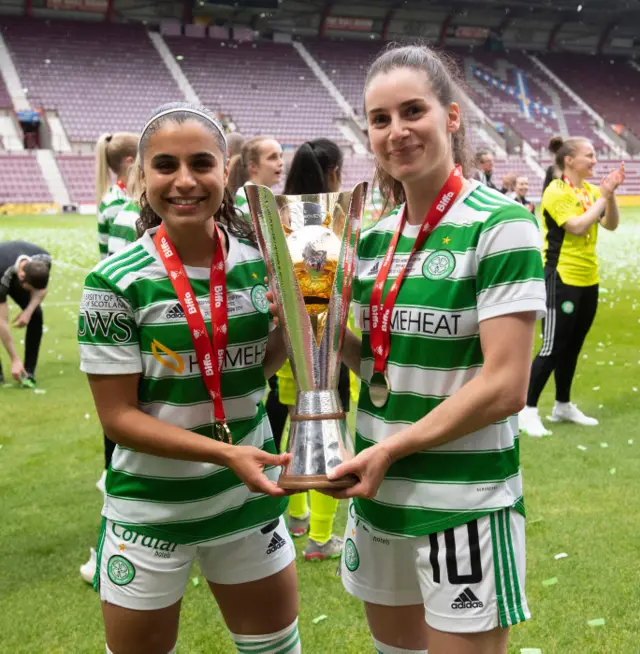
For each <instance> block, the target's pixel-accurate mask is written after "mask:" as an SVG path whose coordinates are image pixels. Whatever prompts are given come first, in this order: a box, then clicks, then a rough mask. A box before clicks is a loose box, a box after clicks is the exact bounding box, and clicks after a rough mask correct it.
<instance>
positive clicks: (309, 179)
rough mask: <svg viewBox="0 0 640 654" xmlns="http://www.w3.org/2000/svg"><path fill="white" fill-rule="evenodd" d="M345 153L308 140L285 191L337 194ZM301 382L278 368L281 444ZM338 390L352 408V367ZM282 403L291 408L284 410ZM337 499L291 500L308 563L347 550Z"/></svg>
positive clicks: (274, 409) (276, 433)
mask: <svg viewBox="0 0 640 654" xmlns="http://www.w3.org/2000/svg"><path fill="white" fill-rule="evenodd" d="M342 162H343V156H342V152H341V150H340V148H339V147H338V146H337V145H336V144H335V143H334V142H333V141H330V140H329V139H316V140H315V141H308V142H307V143H303V144H302V145H301V146H300V147H299V148H298V150H297V151H296V154H295V156H294V157H293V160H292V162H291V166H290V167H289V173H288V174H287V179H286V181H285V184H284V193H285V195H311V194H314V193H337V192H338V191H340V184H341V182H342ZM296 390H297V389H296V383H295V380H294V378H293V371H292V370H291V364H290V363H289V362H288V361H287V362H286V363H285V365H284V366H283V367H282V368H281V369H280V370H279V371H278V374H277V384H276V386H275V388H272V390H271V391H270V393H269V397H268V398H267V414H268V415H269V420H270V421H271V429H272V431H273V438H274V440H275V441H276V443H279V442H280V439H281V437H282V432H283V430H284V426H285V420H286V416H287V415H288V414H291V413H292V412H293V407H294V405H295V402H296ZM338 391H339V393H340V399H341V401H342V407H343V409H344V411H345V412H348V411H349V370H348V368H347V367H346V366H345V365H344V364H343V365H342V366H341V369H340V378H339V384H338ZM281 405H286V406H287V407H288V408H287V410H286V411H285V412H284V415H283V414H282V411H281V409H280V406H281ZM337 508H338V500H336V499H334V498H332V497H328V496H326V495H323V494H322V493H319V492H318V491H315V490H312V491H310V492H309V502H307V494H306V493H298V494H297V495H293V496H292V497H291V499H290V500H289V525H288V526H289V532H290V533H291V535H292V536H303V535H304V534H306V533H307V531H308V532H309V540H308V542H307V546H306V548H305V550H304V558H305V559H306V560H307V561H324V560H325V559H335V558H338V557H339V556H340V555H341V553H342V538H339V537H338V536H333V535H332V533H331V532H332V531H333V519H334V516H335V513H336V510H337Z"/></svg>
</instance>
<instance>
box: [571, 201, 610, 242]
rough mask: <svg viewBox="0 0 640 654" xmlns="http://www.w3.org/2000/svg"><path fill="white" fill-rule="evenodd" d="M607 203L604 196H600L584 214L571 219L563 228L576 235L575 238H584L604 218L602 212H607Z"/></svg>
mask: <svg viewBox="0 0 640 654" xmlns="http://www.w3.org/2000/svg"><path fill="white" fill-rule="evenodd" d="M606 206H607V201H606V199H605V197H604V196H600V197H599V198H598V199H597V200H596V201H595V202H594V203H593V204H592V205H591V206H590V207H589V208H588V209H587V210H586V211H585V212H584V213H583V214H581V215H580V216H576V217H575V218H569V220H567V222H565V223H564V224H563V225H562V228H563V229H564V230H565V231H567V232H569V234H574V235H575V236H584V235H585V234H586V233H587V232H588V231H589V230H590V229H591V226H592V225H594V224H595V223H597V222H598V221H599V220H600V217H601V216H602V212H603V211H605V210H606Z"/></svg>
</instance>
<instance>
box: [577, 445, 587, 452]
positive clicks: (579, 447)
mask: <svg viewBox="0 0 640 654" xmlns="http://www.w3.org/2000/svg"><path fill="white" fill-rule="evenodd" d="M578 449H579V450H580V451H581V452H586V451H587V448H586V447H585V446H584V445H578Z"/></svg>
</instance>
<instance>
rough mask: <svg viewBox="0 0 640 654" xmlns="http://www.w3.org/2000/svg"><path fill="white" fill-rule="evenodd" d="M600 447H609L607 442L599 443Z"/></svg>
mask: <svg viewBox="0 0 640 654" xmlns="http://www.w3.org/2000/svg"><path fill="white" fill-rule="evenodd" d="M600 447H602V448H605V447H609V443H600Z"/></svg>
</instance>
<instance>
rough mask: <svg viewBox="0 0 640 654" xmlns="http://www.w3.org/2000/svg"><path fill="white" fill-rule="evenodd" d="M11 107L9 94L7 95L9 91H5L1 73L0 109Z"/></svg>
mask: <svg viewBox="0 0 640 654" xmlns="http://www.w3.org/2000/svg"><path fill="white" fill-rule="evenodd" d="M12 107H13V103H12V102H11V96H10V95H9V91H7V87H6V85H5V83H4V80H3V79H2V75H0V109H11V108H12Z"/></svg>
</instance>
